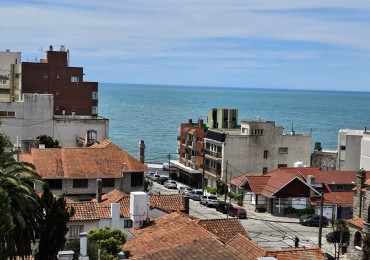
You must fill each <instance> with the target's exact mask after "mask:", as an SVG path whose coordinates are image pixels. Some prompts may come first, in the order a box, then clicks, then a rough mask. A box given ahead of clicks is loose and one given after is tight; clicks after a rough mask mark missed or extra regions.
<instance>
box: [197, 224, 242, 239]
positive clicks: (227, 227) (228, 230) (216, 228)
mask: <svg viewBox="0 0 370 260" xmlns="http://www.w3.org/2000/svg"><path fill="white" fill-rule="evenodd" d="M198 224H199V225H200V226H201V227H203V228H205V229H206V230H208V231H209V232H211V233H212V234H214V235H216V236H217V237H218V238H219V239H220V240H221V242H223V243H226V242H227V241H229V240H230V239H232V238H233V237H235V236H236V235H237V234H241V235H243V236H245V237H246V238H248V239H249V236H248V234H247V232H246V231H245V229H244V227H243V226H242V224H241V223H240V220H239V219H232V218H229V219H206V220H199V222H198Z"/></svg>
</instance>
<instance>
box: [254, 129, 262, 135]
mask: <svg viewBox="0 0 370 260" xmlns="http://www.w3.org/2000/svg"><path fill="white" fill-rule="evenodd" d="M252 135H263V129H252Z"/></svg>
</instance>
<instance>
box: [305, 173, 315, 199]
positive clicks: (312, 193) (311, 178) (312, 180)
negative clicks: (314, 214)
mask: <svg viewBox="0 0 370 260" xmlns="http://www.w3.org/2000/svg"><path fill="white" fill-rule="evenodd" d="M315 183H316V180H315V176H313V175H308V176H307V184H308V185H310V187H311V188H313V189H315ZM315 194H316V193H315V191H314V190H312V189H310V197H313V196H315Z"/></svg>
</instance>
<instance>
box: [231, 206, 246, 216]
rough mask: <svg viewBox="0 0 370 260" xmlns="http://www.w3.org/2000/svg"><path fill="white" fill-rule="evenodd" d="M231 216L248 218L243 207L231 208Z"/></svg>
mask: <svg viewBox="0 0 370 260" xmlns="http://www.w3.org/2000/svg"><path fill="white" fill-rule="evenodd" d="M229 216H231V217H237V218H247V211H246V210H245V209H243V208H232V209H229Z"/></svg>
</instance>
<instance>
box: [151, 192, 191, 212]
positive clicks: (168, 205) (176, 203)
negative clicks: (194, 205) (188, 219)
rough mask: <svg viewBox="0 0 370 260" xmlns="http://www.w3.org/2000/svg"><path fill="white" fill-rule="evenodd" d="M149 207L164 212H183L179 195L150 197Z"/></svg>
mask: <svg viewBox="0 0 370 260" xmlns="http://www.w3.org/2000/svg"><path fill="white" fill-rule="evenodd" d="M150 206H151V207H153V208H157V209H160V210H162V211H165V212H174V211H178V210H185V208H184V205H183V203H182V196H181V195H180V194H171V195H151V196H150Z"/></svg>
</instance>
